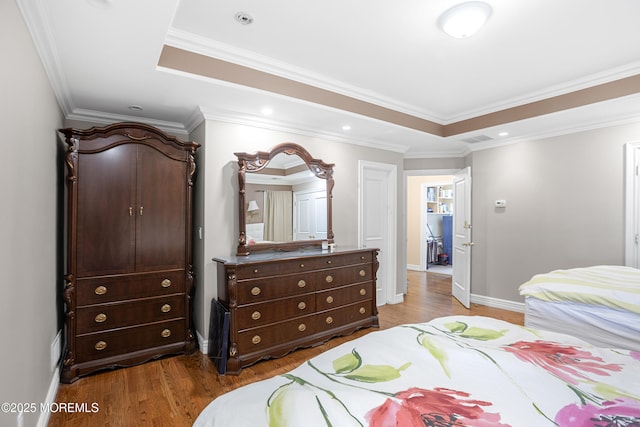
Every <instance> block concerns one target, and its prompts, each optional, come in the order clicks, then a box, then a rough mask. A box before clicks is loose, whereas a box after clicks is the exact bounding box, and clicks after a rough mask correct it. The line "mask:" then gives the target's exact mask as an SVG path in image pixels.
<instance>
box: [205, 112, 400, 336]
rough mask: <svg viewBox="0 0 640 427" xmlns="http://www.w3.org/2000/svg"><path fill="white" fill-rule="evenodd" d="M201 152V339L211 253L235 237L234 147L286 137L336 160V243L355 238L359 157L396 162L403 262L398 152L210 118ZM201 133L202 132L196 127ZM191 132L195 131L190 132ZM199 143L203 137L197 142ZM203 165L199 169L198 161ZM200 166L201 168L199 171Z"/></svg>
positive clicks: (212, 272)
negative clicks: (202, 238) (202, 235)
mask: <svg viewBox="0 0 640 427" xmlns="http://www.w3.org/2000/svg"><path fill="white" fill-rule="evenodd" d="M204 126H206V129H205V131H204V133H205V141H204V146H205V147H204V151H203V152H201V153H199V158H198V161H199V173H198V181H197V184H196V185H197V186H198V190H197V193H198V195H199V197H200V198H201V199H202V198H203V199H204V200H201V201H200V202H198V204H197V206H198V209H200V210H201V212H198V213H196V219H195V221H194V222H195V227H196V228H197V227H203V229H204V241H203V242H199V243H200V244H201V245H202V248H201V250H199V252H198V256H199V258H198V259H196V260H194V264H195V265H196V267H195V269H196V272H197V274H198V278H197V281H198V287H199V288H198V289H197V291H196V292H197V298H196V306H195V307H194V311H195V316H196V327H197V330H198V333H199V334H200V335H201V336H202V338H204V339H207V338H208V337H207V334H208V326H209V325H208V322H209V310H210V303H211V299H212V298H215V297H216V296H217V283H216V274H217V269H216V265H215V264H214V263H213V262H212V261H211V259H212V258H213V257H224V256H228V255H231V254H235V251H236V246H237V237H238V179H237V158H236V157H235V155H234V154H233V153H234V152H255V151H259V150H268V149H270V148H271V147H273V146H275V145H277V144H280V143H282V142H285V141H290V142H295V143H297V144H299V145H301V146H303V147H304V148H305V149H306V150H307V151H309V153H311V155H312V156H314V157H316V158H319V159H322V160H324V161H326V162H328V163H335V167H334V179H335V188H334V190H333V231H334V233H335V241H336V244H337V245H343V246H352V245H356V244H357V243H358V218H357V216H358V188H357V186H358V161H359V160H367V161H371V162H379V163H387V164H394V165H396V167H397V171H398V177H397V183H398V190H397V195H398V204H397V207H396V208H397V212H398V225H397V230H396V233H397V235H398V244H397V257H398V261H397V262H398V264H397V265H401V266H404V265H406V257H405V241H404V237H403V235H402V234H401V233H402V232H403V226H404V222H403V221H404V220H403V219H402V218H403V214H402V213H403V212H404V207H403V205H402V200H403V198H402V196H401V195H402V191H403V188H404V183H403V182H402V168H403V165H402V161H403V160H402V154H401V153H395V152H390V151H385V150H379V149H372V148H366V147H363V146H360V145H355V144H345V143H341V142H335V141H330V140H325V139H320V138H314V137H310V136H304V135H296V134H292V133H287V132H281V131H275V130H269V129H261V128H256V127H250V126H243V125H236V124H230V123H222V122H217V121H213V120H208V121H206V123H205V124H204ZM199 135H202V133H201V132H199ZM192 136H193V135H192ZM199 142H201V141H199ZM203 163H204V164H205V167H204V168H203V167H202V166H201V165H202V164H203ZM203 170H204V173H202V171H203ZM405 277H406V271H405V269H404V268H400V269H398V271H397V278H396V284H395V285H396V290H397V292H402V289H403V288H404V283H405Z"/></svg>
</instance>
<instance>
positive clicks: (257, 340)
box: [251, 335, 262, 344]
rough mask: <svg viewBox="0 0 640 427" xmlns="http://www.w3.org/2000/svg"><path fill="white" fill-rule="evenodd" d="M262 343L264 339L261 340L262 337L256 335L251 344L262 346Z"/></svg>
mask: <svg viewBox="0 0 640 427" xmlns="http://www.w3.org/2000/svg"><path fill="white" fill-rule="evenodd" d="M260 341H262V338H260V335H256V336H254V337H253V338H251V342H252V343H254V344H260Z"/></svg>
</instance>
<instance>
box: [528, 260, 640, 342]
mask: <svg viewBox="0 0 640 427" xmlns="http://www.w3.org/2000/svg"><path fill="white" fill-rule="evenodd" d="M519 289H520V294H521V295H524V296H525V325H526V326H530V327H533V328H536V329H544V330H550V331H556V332H564V333H568V334H570V335H574V336H577V337H580V338H583V339H584V340H586V341H588V342H590V343H592V344H594V345H598V346H603V347H615V348H625V349H631V350H636V351H640V270H638V269H635V268H632V267H625V266H613V265H599V266H593V267H583V268H572V269H566V270H555V271H551V272H549V273H545V274H538V275H535V276H533V277H532V278H531V280H529V281H527V282H526V283H523V284H522V285H521V286H520V288H519Z"/></svg>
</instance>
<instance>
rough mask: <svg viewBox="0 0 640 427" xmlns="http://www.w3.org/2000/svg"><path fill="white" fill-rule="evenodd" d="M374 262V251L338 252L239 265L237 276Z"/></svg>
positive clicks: (240, 278)
mask: <svg viewBox="0 0 640 427" xmlns="http://www.w3.org/2000/svg"><path fill="white" fill-rule="evenodd" d="M372 262H373V253H372V252H356V253H342V254H337V253H336V254H328V255H327V254H325V255H320V256H311V257H301V258H297V259H285V260H277V261H269V262H256V263H251V264H246V265H238V267H237V268H236V278H237V279H238V280H244V279H255V278H259V277H269V276H274V275H282V274H292V273H303V272H309V271H314V270H320V269H325V268H332V267H341V266H344V265H356V264H367V263H368V264H371V263H372Z"/></svg>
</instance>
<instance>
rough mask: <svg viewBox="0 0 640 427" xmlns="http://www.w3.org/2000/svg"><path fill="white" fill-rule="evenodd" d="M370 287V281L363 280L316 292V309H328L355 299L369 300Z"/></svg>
mask: <svg viewBox="0 0 640 427" xmlns="http://www.w3.org/2000/svg"><path fill="white" fill-rule="evenodd" d="M372 289H373V284H372V282H365V283H358V284H357V285H349V286H343V287H341V288H333V289H329V290H326V291H322V292H318V293H317V294H316V310H318V311H323V310H329V309H332V308H338V307H342V306H343V305H348V304H352V303H354V302H357V301H364V300H370V299H371V293H372Z"/></svg>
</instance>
